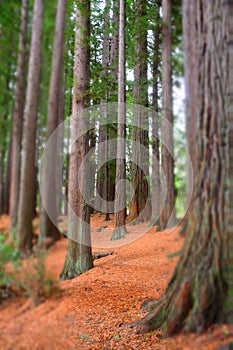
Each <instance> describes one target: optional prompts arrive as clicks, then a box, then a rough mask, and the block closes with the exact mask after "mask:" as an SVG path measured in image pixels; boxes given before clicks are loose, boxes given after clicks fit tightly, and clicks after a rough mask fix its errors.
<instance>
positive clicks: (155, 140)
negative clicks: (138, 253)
mask: <svg viewBox="0 0 233 350" xmlns="http://www.w3.org/2000/svg"><path fill="white" fill-rule="evenodd" d="M160 8H161V1H157V5H156V19H155V28H154V50H153V51H154V60H153V101H152V104H153V110H154V113H153V115H152V195H151V209H152V215H151V221H150V225H151V226H152V225H159V216H160V154H159V147H160V145H159V107H158V102H159V92H158V84H159V47H160V33H161V24H160V20H161V19H160Z"/></svg>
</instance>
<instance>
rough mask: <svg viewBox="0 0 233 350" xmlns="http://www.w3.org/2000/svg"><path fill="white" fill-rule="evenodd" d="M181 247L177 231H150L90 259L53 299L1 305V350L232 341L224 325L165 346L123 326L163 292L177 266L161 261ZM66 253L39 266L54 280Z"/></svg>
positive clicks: (156, 337)
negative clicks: (84, 270)
mask: <svg viewBox="0 0 233 350" xmlns="http://www.w3.org/2000/svg"><path fill="white" fill-rule="evenodd" d="M100 224H103V225H104V222H102V218H99V217H98V218H96V226H100ZM0 227H2V226H1V221H0ZM144 229H145V226H142V227H141V230H144ZM138 230H139V231H140V226H137V227H134V226H131V228H130V229H129V231H130V233H129V235H130V234H132V235H133V234H134V235H136V234H137V231H138ZM102 234H103V235H104V231H103V232H102ZM135 237H136V236H135ZM182 241H183V240H182V238H181V237H180V236H179V234H178V233H177V231H174V232H172V233H166V232H160V233H155V232H154V229H150V230H149V232H148V233H146V234H144V235H143V236H142V237H141V238H140V239H138V240H136V241H134V242H133V243H131V244H128V245H124V246H122V247H116V248H111V250H113V251H114V254H113V255H109V256H107V257H104V258H101V259H99V260H95V262H94V264H95V267H94V269H92V270H90V271H88V272H87V273H85V274H83V275H81V276H79V277H77V278H75V279H73V280H69V281H64V282H59V284H60V287H61V289H62V295H61V297H60V298H59V299H57V300H48V301H46V302H44V303H43V304H41V305H39V306H37V307H32V304H31V302H30V301H29V300H28V299H25V298H15V299H12V300H10V301H8V302H7V303H5V304H3V305H2V306H1V307H0V349H4V350H7V349H9V350H10V349H16V350H18V349H22V350H27V349H28V350H31V349H33V350H60V349H62V350H66V349H67V350H68V349H69V350H71V349H101V350H110V349H126V350H128V349H156V350H157V349H158V350H162V349H166V350H169V349H174V350H178V349H180V350H185V349H192V350H194V349H198V350H202V349H203V350H206V349H214V347H215V346H216V345H217V344H218V343H220V342H223V341H227V340H229V339H233V327H227V326H221V327H215V328H213V329H212V330H209V332H208V333H205V334H203V335H198V336H197V335H189V336H185V335H183V336H178V337H174V338H168V339H165V338H163V336H162V334H161V331H156V332H152V333H150V334H137V331H136V330H135V329H132V328H129V327H126V326H125V324H128V323H130V322H132V321H135V320H137V319H140V318H141V317H142V316H143V315H144V311H142V310H141V304H142V302H143V301H144V300H145V299H147V298H157V297H158V296H159V295H160V294H161V293H162V291H163V290H164V288H165V286H166V284H167V281H168V279H169V277H170V275H171V272H172V269H173V267H174V265H175V263H176V260H177V258H176V257H173V258H168V257H167V254H168V253H171V252H174V251H177V250H179V248H180V247H181V245H182ZM65 250H66V239H63V240H61V241H60V242H57V243H56V244H55V246H53V247H52V248H51V250H50V251H49V253H48V257H47V261H46V266H47V269H48V270H49V271H50V272H52V273H53V275H54V276H55V277H56V278H58V276H59V273H60V271H61V268H62V264H63V261H64V256H65Z"/></svg>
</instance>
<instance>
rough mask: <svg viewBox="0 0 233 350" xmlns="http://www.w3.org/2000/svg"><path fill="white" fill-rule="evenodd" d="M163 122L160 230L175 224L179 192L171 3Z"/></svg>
mask: <svg viewBox="0 0 233 350" xmlns="http://www.w3.org/2000/svg"><path fill="white" fill-rule="evenodd" d="M162 10H163V18H162V122H161V139H162V145H161V163H162V172H163V177H162V185H161V188H162V191H161V203H164V204H163V208H161V216H160V223H159V226H158V228H157V230H158V231H160V230H164V229H165V228H166V227H169V226H172V225H173V224H174V219H175V213H174V210H175V208H174V206H175V190H174V159H173V111H172V64H171V59H172V43H171V0H162Z"/></svg>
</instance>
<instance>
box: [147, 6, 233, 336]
mask: <svg viewBox="0 0 233 350" xmlns="http://www.w3.org/2000/svg"><path fill="white" fill-rule="evenodd" d="M192 5H194V6H196V18H195V19H196V25H197V27H196V28H197V38H198V40H197V41H196V43H197V44H198V48H199V50H198V51H197V52H198V56H197V60H196V65H197V67H198V69H197V71H198V91H199V94H198V96H194V98H195V101H196V113H197V118H198V119H197V120H198V132H197V140H198V144H197V154H198V158H197V162H196V167H195V175H196V185H195V192H194V196H193V206H192V213H191V214H190V215H191V216H190V220H189V226H188V229H187V233H188V235H187V237H186V240H185V243H184V246H183V249H182V255H181V258H180V260H179V262H178V264H177V266H176V268H175V271H174V273H173V276H172V278H171V280H170V282H169V284H168V286H167V289H166V291H165V292H164V293H163V295H162V296H161V297H160V299H159V300H158V301H157V302H155V305H154V310H153V311H152V312H151V313H150V314H149V315H148V316H147V317H146V318H145V319H144V320H143V321H142V322H141V324H142V325H144V326H146V328H147V329H148V328H149V329H154V328H157V327H163V328H164V329H165V332H166V333H167V334H168V335H172V334H174V333H177V332H178V331H180V330H181V329H183V330H184V331H192V332H197V331H202V330H204V329H206V328H207V327H208V326H209V325H211V324H212V323H214V322H216V321H217V320H219V319H220V318H221V317H222V315H223V310H224V300H226V301H227V299H226V298H225V296H227V295H228V296H229V299H228V301H230V304H228V312H229V311H231V315H232V309H233V308H232V284H230V283H231V282H232V276H233V272H232V267H231V269H230V268H229V269H228V270H227V273H228V277H229V278H230V283H229V282H228V280H226V277H225V276H224V273H225V272H226V270H225V266H224V252H225V251H228V253H229V254H232V250H231V248H230V245H229V242H227V241H226V233H227V230H228V227H227V225H228V217H227V215H226V212H227V210H231V209H232V204H231V205H229V202H228V201H227V192H228V191H227V190H228V188H227V187H228V181H227V180H228V179H227V177H228V176H229V174H228V155H229V154H228V147H227V146H228V122H229V120H228V118H229V117H230V115H231V114H230V113H232V106H233V101H232V99H231V100H230V101H227V95H228V93H229V90H228V86H227V85H229V83H228V84H227V78H228V75H229V71H230V70H229V68H230V67H229V64H230V60H229V59H228V54H229V51H230V50H231V49H230V48H231V44H230V43H231V42H232V41H231V40H229V41H228V40H227V38H229V37H228V36H227V33H226V30H228V29H229V25H228V26H227V25H226V16H225V12H224V5H223V4H222V3H220V2H219V1H218V0H214V1H211V2H209V1H208V0H198V1H197V0H192ZM231 8H232V7H231ZM227 13H229V10H228V11H227ZM231 13H232V12H231ZM210 18H211V21H210ZM228 19H229V21H230V23H231V25H232V24H233V22H232V21H233V20H232V19H233V17H232V16H228ZM231 28H232V27H231ZM227 43H229V45H228V46H227ZM231 84H232V80H231ZM229 112H230V113H229ZM194 117H195V116H194ZM230 135H231V133H230ZM230 176H231V175H230ZM231 187H232V186H230V189H231ZM230 214H231V216H232V210H231V213H230ZM229 228H231V225H229ZM228 232H229V231H228ZM231 233H232V229H231ZM231 237H232V234H231ZM228 257H229V260H227V262H229V265H228V266H227V267H230V265H231V266H232V259H230V256H228ZM227 283H228V284H227ZM227 290H228V294H227ZM226 305H227V304H225V306H226ZM230 305H231V306H230ZM229 306H230V307H229Z"/></svg>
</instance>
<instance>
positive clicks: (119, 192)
mask: <svg viewBox="0 0 233 350" xmlns="http://www.w3.org/2000/svg"><path fill="white" fill-rule="evenodd" d="M125 138H126V108H125V2H124V0H120V14H119V63H118V126H117V161H116V195H115V198H116V204H115V208H114V210H115V216H114V225H115V228H114V230H113V233H112V238H111V239H112V240H117V239H120V238H123V237H124V236H125V233H126V232H127V231H126V226H125V207H126V188H125V181H124V180H125Z"/></svg>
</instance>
